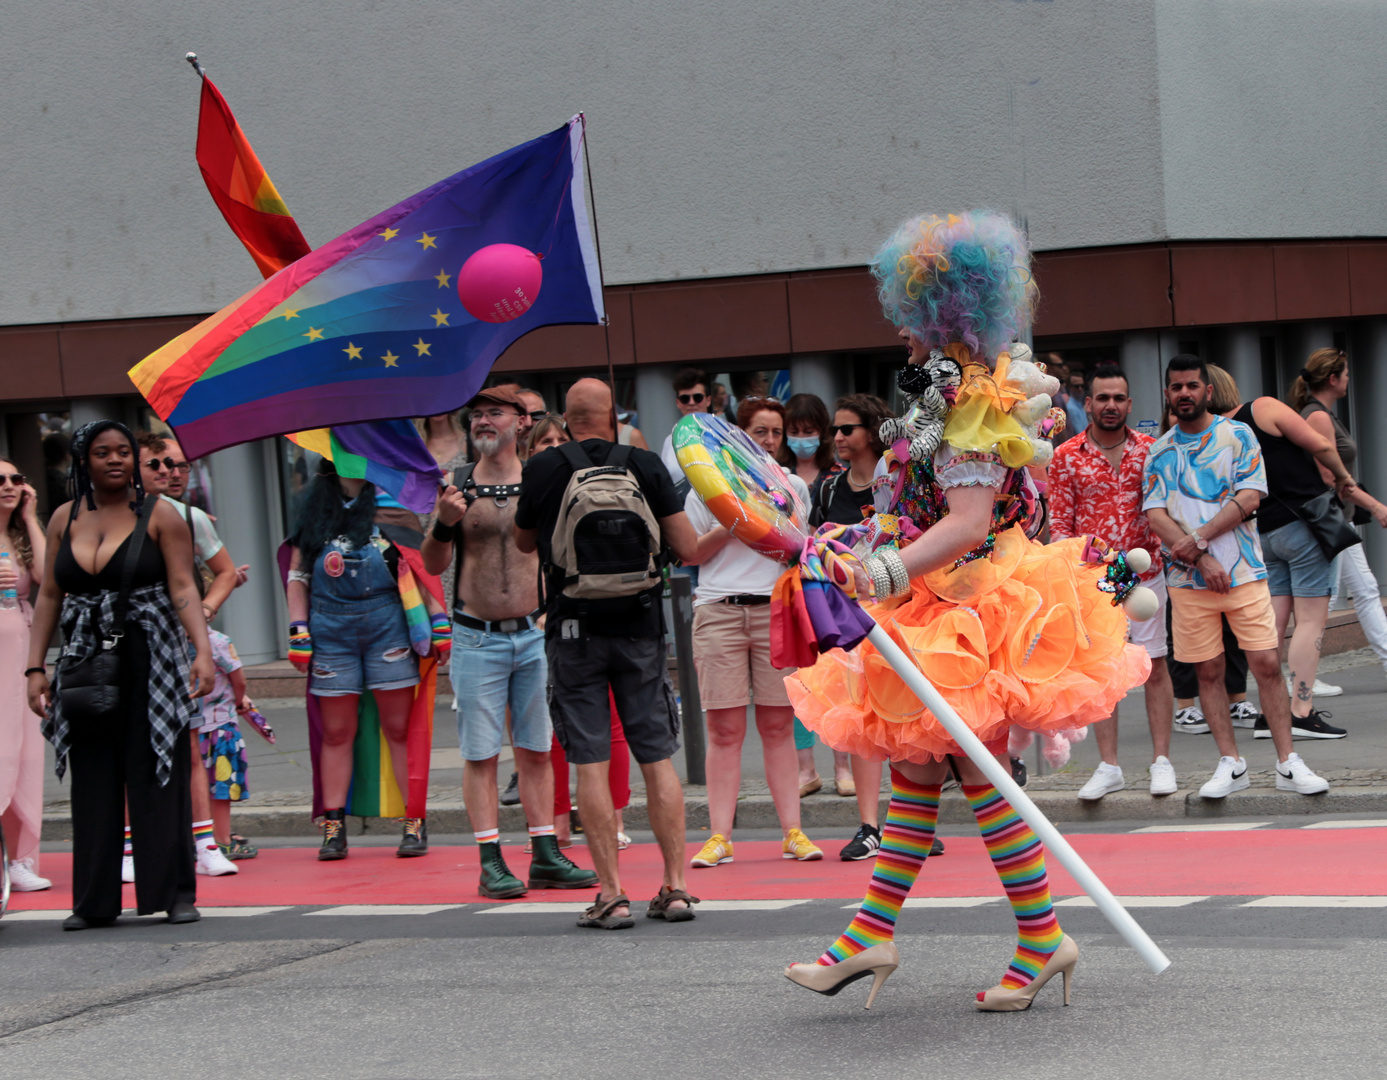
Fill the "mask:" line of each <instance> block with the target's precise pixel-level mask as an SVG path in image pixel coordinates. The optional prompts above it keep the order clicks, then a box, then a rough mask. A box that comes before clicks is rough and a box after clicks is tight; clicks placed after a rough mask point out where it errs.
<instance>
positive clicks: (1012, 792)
mask: <svg viewBox="0 0 1387 1080" xmlns="http://www.w3.org/2000/svg"><path fill="white" fill-rule="evenodd" d="M867 640H868V641H870V642H871V643H872V644H873V645H874V646H875V647H876V649H877V651H878V652H879V653H881V655H882V656H884V657H886V660H887V662H888V663H889V664H890V665H891V666H892V667H893V668H894V669H895V671H896V674H897V675H899V676H900V677H901V678H902V679H903V680H904V681H905V684H906V686H908V687H910V689H911V691H912V692H914V694H915V696H916V697H918V698H919V699H920V700H921V701H922V702H924V704H925V707H926V708H928V709H929V711H930V712H932V713H934V715H935V716H936V717H937V718H938V720H939V722H940V723H941V724H943V725H944V727H945V728H946V729H947V730H948V732H949V735H950V736H951V737H952V738H953V740H954V742H956V743H957V744H958V746H959V748H960V749H961V750H962V751H963V752H964V753H965V754H967V755H968V757H969V758H970V759H971V760H972V762H973V764H974V765H976V766H977V767H978V768H979V769H980V770H982V773H983V775H985V776H986V777H987V778H988V780H990V781H991V782H992V784H993V786H994V787H995V788H996V789H997V790H998V791H999V792H1001V794H1002V797H1003V798H1005V799H1006V800H1007V802H1009V803H1011V805H1012V806H1014V807H1015V808H1016V812H1017V813H1018V814H1020V815H1021V817H1022V818H1023V819H1024V820H1025V822H1026V824H1027V825H1029V826H1030V827H1031V828H1032V829H1034V830H1035V832H1036V835H1037V836H1039V837H1040V839H1041V841H1042V842H1043V843H1044V844H1045V846H1046V847H1047V848H1049V849H1050V850H1051V851H1052V852H1054V854H1055V857H1056V858H1058V859H1059V861H1060V863H1061V865H1063V867H1064V868H1065V869H1066V870H1068V871H1069V873H1070V875H1071V876H1072V877H1073V878H1074V880H1075V881H1077V882H1078V883H1079V885H1080V887H1081V888H1082V889H1083V890H1084V892H1086V893H1088V895H1089V896H1091V897H1092V898H1093V902H1094V903H1095V904H1097V905H1098V910H1099V911H1101V912H1102V913H1103V914H1104V915H1105V916H1106V917H1107V920H1108V922H1110V923H1112V925H1113V927H1114V929H1116V930H1117V932H1118V933H1119V934H1121V935H1122V936H1123V937H1124V938H1126V939H1127V944H1129V945H1130V946H1132V948H1134V949H1136V951H1137V952H1138V953H1140V954H1141V958H1142V959H1143V960H1145V961H1146V964H1147V966H1148V967H1149V968H1150V969H1151V971H1152V973H1153V974H1156V975H1159V974H1160V973H1161V972H1162V971H1164V970H1165V969H1166V968H1168V967H1170V958H1169V957H1168V956H1166V954H1165V953H1163V952H1161V950H1160V948H1159V947H1158V946H1157V945H1156V943H1155V942H1154V941H1152V940H1151V937H1150V935H1148V934H1147V933H1146V931H1145V930H1143V929H1142V928H1141V927H1140V926H1139V925H1138V924H1137V921H1136V920H1135V919H1134V918H1132V916H1131V915H1129V914H1128V912H1127V909H1126V908H1124V907H1123V906H1122V905H1121V904H1119V903H1118V902H1117V898H1116V897H1115V896H1113V894H1112V893H1111V892H1109V891H1108V887H1107V886H1106V885H1104V884H1103V883H1102V881H1100V880H1099V879H1098V875H1097V874H1095V873H1094V872H1093V871H1092V870H1090V869H1089V868H1088V864H1087V863H1085V862H1084V860H1083V859H1081V858H1080V857H1079V853H1078V852H1077V851H1075V850H1074V849H1073V848H1072V847H1070V846H1069V841H1068V840H1066V839H1065V838H1064V837H1063V836H1061V835H1060V832H1059V830H1058V829H1056V828H1055V827H1054V825H1052V824H1050V819H1049V818H1047V817H1046V816H1045V815H1044V814H1042V813H1041V812H1040V808H1039V807H1038V806H1036V804H1035V803H1033V802H1032V801H1031V798H1030V796H1029V795H1027V794H1026V793H1025V792H1024V791H1022V790H1021V788H1019V787H1018V786H1017V785H1016V781H1015V780H1013V779H1012V778H1011V774H1010V773H1009V772H1008V771H1007V770H1006V769H1004V768H1003V767H1002V765H1001V762H999V761H998V760H997V759H996V758H995V757H993V756H992V755H991V754H989V753H988V752H987V747H985V746H983V744H982V740H981V739H979V738H978V737H977V736H976V735H974V734H973V731H972V729H971V728H970V727H968V725H967V724H965V723H964V722H963V720H962V718H961V717H960V716H959V715H958V713H956V712H954V710H953V706H951V705H950V704H949V703H948V702H947V701H945V700H944V698H943V696H942V695H941V694H940V693H939V691H938V690H936V689H935V688H934V686H933V684H931V683H930V681H929V680H928V679H926V678H925V676H924V673H923V672H922V671H921V670H920V669H919V667H917V666H916V664H915V661H914V660H912V659H911V658H910V657H909V656H908V655H906V653H905V652H904V651H903V650H902V649H901V647H900V646H899V645H897V644H896V643H895V641H893V640H892V639H891V636H890V635H889V634H887V633H886V631H885V630H883V629H882V628H881V627H880V626H873V627H872V630H871V633H869V634H868V635H867Z"/></svg>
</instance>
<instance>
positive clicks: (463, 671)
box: [449, 623, 554, 761]
mask: <svg viewBox="0 0 1387 1080" xmlns="http://www.w3.org/2000/svg"><path fill="white" fill-rule="evenodd" d="M449 672H450V674H451V676H452V680H453V689H454V690H455V691H456V693H457V696H458V747H459V748H460V749H461V750H462V756H463V758H465V759H466V760H467V761H486V760H487V759H489V758H494V757H495V756H496V755H497V754H499V753H500V752H501V737H502V734H503V732H504V730H505V724H506V706H510V735H511V745H512V746H517V747H519V748H520V749H521V750H533V751H535V753H548V751H549V748H550V746H551V745H552V743H553V739H554V729H553V727H552V726H551V725H550V723H549V706H548V704H547V702H546V701H545V687H546V685H547V684H548V680H549V665H548V663H547V662H546V661H545V659H544V631H543V630H540V629H539V628H537V627H535V628H531V629H529V630H520V631H517V632H516V633H514V634H502V633H490V632H489V631H486V630H477V629H475V628H473V627H470V626H463V625H462V624H461V623H454V624H453V656H452V660H451V662H450V665H449Z"/></svg>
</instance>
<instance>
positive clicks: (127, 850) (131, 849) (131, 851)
mask: <svg viewBox="0 0 1387 1080" xmlns="http://www.w3.org/2000/svg"><path fill="white" fill-rule="evenodd" d="M134 853H135V848H134V845H132V844H131V843H130V826H129V825H127V826H125V849H124V850H123V851H122V852H121V854H122V855H133V854H134Z"/></svg>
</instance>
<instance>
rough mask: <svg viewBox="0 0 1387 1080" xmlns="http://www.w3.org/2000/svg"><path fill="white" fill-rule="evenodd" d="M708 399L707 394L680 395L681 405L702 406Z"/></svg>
mask: <svg viewBox="0 0 1387 1080" xmlns="http://www.w3.org/2000/svg"><path fill="white" fill-rule="evenodd" d="M707 398H708V395H707V394H680V395H679V404H680V405H702V404H703V402H704V401H706V400H707Z"/></svg>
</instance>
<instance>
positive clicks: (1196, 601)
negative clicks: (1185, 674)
mask: <svg viewBox="0 0 1387 1080" xmlns="http://www.w3.org/2000/svg"><path fill="white" fill-rule="evenodd" d="M1220 616H1226V617H1227V619H1228V627H1229V629H1230V630H1232V631H1233V635H1234V636H1235V637H1236V638H1237V639H1238V644H1239V645H1240V646H1242V650H1243V652H1251V651H1253V650H1254V649H1275V648H1276V616H1275V614H1274V613H1273V612H1272V610H1271V590H1270V589H1269V588H1268V587H1267V583H1266V582H1265V581H1249V582H1248V583H1247V584H1246V585H1239V586H1237V587H1236V588H1234V589H1230V590H1228V592H1227V593H1226V594H1225V595H1223V596H1220V595H1219V594H1218V593H1216V592H1213V591H1212V590H1209V589H1171V590H1170V638H1171V642H1172V643H1173V644H1174V646H1175V659H1176V660H1179V661H1180V662H1181V663H1184V664H1198V663H1201V662H1202V661H1204V660H1212V659H1213V658H1214V657H1215V656H1218V655H1219V654H1220V653H1222V652H1223V623H1222V621H1221V619H1220Z"/></svg>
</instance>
